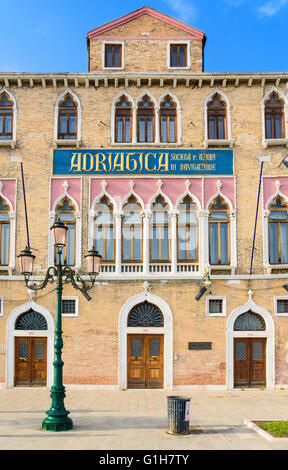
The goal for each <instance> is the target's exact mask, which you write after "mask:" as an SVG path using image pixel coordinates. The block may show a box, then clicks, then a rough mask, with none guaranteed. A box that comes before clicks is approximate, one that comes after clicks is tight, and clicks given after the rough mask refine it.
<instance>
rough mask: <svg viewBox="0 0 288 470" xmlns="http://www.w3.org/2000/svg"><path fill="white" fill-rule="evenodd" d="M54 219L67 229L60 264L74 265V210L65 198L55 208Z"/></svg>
mask: <svg viewBox="0 0 288 470" xmlns="http://www.w3.org/2000/svg"><path fill="white" fill-rule="evenodd" d="M56 219H57V220H60V221H61V222H63V223H65V225H66V226H67V227H68V230H67V238H66V245H65V247H64V250H63V252H62V255H61V263H62V264H63V265H66V266H74V265H75V257H76V253H75V249H76V243H75V239H76V223H75V208H74V206H73V205H72V204H71V201H70V200H69V199H68V198H67V197H65V198H64V199H63V200H62V201H61V204H59V205H58V206H57V208H56ZM54 256H55V262H57V256H58V255H57V252H56V249H55V255H54Z"/></svg>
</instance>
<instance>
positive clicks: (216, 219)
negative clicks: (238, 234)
mask: <svg viewBox="0 0 288 470" xmlns="http://www.w3.org/2000/svg"><path fill="white" fill-rule="evenodd" d="M229 222H230V220H229V210H228V207H227V204H226V203H225V202H224V200H223V199H222V198H221V197H220V196H218V197H217V198H216V200H214V201H213V202H212V204H211V205H210V210H209V258H210V259H209V262H210V264H211V265H212V264H214V265H217V264H218V265H219V264H229V263H230V249H229V246H230V241H229V240H230V224H229Z"/></svg>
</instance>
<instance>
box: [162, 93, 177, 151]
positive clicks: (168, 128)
mask: <svg viewBox="0 0 288 470" xmlns="http://www.w3.org/2000/svg"><path fill="white" fill-rule="evenodd" d="M176 119H177V111H176V104H175V103H174V101H173V100H172V99H171V98H170V96H166V97H165V98H164V99H163V101H162V102H161V104H160V141H161V142H168V143H173V142H176V141H177V126H176Z"/></svg>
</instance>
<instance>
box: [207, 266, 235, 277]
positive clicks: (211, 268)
mask: <svg viewBox="0 0 288 470" xmlns="http://www.w3.org/2000/svg"><path fill="white" fill-rule="evenodd" d="M207 269H208V270H209V271H210V272H211V271H231V274H235V270H236V266H232V265H231V264H223V265H222V264H215V265H213V264H208V265H207ZM214 274H216V273H214ZM220 274H221V273H220ZM216 275H217V274H216Z"/></svg>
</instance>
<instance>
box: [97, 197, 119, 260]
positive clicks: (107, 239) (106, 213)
mask: <svg viewBox="0 0 288 470" xmlns="http://www.w3.org/2000/svg"><path fill="white" fill-rule="evenodd" d="M95 213H96V217H95V225H94V240H93V246H95V248H96V250H97V251H99V253H100V254H101V256H102V258H103V261H114V224H113V206H112V204H111V202H110V201H109V199H108V197H107V196H103V197H102V198H101V200H100V201H99V203H98V204H97V205H96V207H95Z"/></svg>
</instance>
